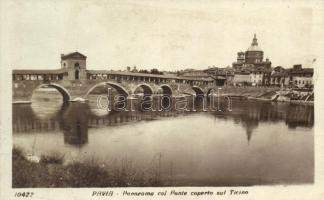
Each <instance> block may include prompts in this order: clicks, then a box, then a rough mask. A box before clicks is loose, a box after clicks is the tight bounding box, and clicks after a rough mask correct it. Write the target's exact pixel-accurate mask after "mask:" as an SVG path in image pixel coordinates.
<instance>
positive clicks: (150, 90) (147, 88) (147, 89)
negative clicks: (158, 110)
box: [132, 83, 155, 95]
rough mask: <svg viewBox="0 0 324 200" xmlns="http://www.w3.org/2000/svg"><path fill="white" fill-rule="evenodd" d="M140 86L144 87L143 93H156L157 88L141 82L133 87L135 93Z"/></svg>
mask: <svg viewBox="0 0 324 200" xmlns="http://www.w3.org/2000/svg"><path fill="white" fill-rule="evenodd" d="M138 88H142V89H143V93H144V95H153V94H154V93H155V90H154V89H153V87H152V86H151V85H149V84H146V83H140V84H137V85H135V86H134V87H133V89H132V94H135V92H136V90H137V89H138Z"/></svg>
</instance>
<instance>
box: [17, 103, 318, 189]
mask: <svg viewBox="0 0 324 200" xmlns="http://www.w3.org/2000/svg"><path fill="white" fill-rule="evenodd" d="M313 124H314V107H313V106H312V105H297V104H289V103H273V102H260V101H247V100H233V103H232V111H227V112H224V111H213V112H174V111H173V112H139V111H136V112H109V113H107V112H106V111H105V110H100V109H96V108H95V107H94V106H93V105H89V104H87V103H70V104H69V105H63V104H62V102H61V101H60V98H57V99H55V98H51V99H50V100H48V99H47V100H46V99H45V100H44V98H43V99H42V98H36V99H34V100H33V102H32V104H27V105H13V143H14V145H15V146H18V147H21V148H23V149H24V150H25V151H27V152H29V153H31V154H33V155H38V156H40V155H43V154H51V153H53V152H56V153H60V154H64V159H65V163H70V162H74V161H78V162H83V161H87V160H96V162H98V163H100V164H101V165H102V166H106V167H112V166H114V167H119V166H122V165H125V163H132V166H133V167H135V168H141V169H143V170H144V171H145V170H147V171H152V170H153V171H154V170H156V169H158V172H159V173H160V174H159V175H160V176H161V177H162V179H165V180H166V181H167V185H172V186H239V185H269V184H305V183H313V180H314V178H313V176H314V130H313Z"/></svg>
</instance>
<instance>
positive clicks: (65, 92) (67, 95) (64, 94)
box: [36, 83, 71, 103]
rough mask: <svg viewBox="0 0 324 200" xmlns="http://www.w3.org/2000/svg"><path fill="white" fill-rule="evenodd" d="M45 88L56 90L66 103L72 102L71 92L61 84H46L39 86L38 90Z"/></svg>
mask: <svg viewBox="0 0 324 200" xmlns="http://www.w3.org/2000/svg"><path fill="white" fill-rule="evenodd" d="M44 87H50V88H55V89H56V90H57V91H58V92H59V93H60V94H61V95H62V97H63V102H64V103H67V102H69V101H70V100H71V95H70V93H69V91H68V90H67V89H66V88H65V87H63V86H61V85H59V84H56V83H45V84H41V85H39V86H38V87H37V88H44ZM37 88H36V89H37Z"/></svg>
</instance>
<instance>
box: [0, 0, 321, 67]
mask: <svg viewBox="0 0 324 200" xmlns="http://www.w3.org/2000/svg"><path fill="white" fill-rule="evenodd" d="M267 2H268V3H267ZM305 2H306V1H305ZM316 2H317V1H313V3H312V4H311V3H309V4H307V3H296V4H291V3H289V1H281V2H279V3H276V4H270V3H269V1H265V2H263V3H258V2H257V1H245V2H242V3H225V2H224V1H221V2H213V1H207V0H206V1H181V0H180V1H168V0H167V1H145V0H140V1H122V2H120V1H95V2H92V1H74V0H70V1H48V0H45V1H44V0H43V1H38V0H35V1H31V0H27V1H6V2H5V3H4V2H3V3H2V5H1V7H2V10H1V11H6V12H4V13H3V14H1V17H2V19H1V21H2V22H3V23H2V25H1V28H2V30H3V32H2V35H1V36H2V41H4V42H3V44H1V46H2V47H3V49H5V51H3V52H4V54H5V55H6V56H5V58H4V61H3V62H2V63H3V64H5V65H7V66H10V67H12V68H13V69H46V68H48V69H56V68H59V67H60V55H61V53H64V54H67V53H70V52H73V51H79V52H80V53H83V54H84V55H86V56H87V57H88V58H87V68H88V69H98V70H100V69H107V70H124V69H126V67H127V66H130V67H133V66H134V65H136V66H137V68H139V69H151V68H158V69H159V70H168V71H175V70H181V69H186V68H194V69H205V68H207V67H208V66H216V67H226V66H231V65H232V62H234V61H236V55H237V52H238V51H246V50H247V48H248V47H249V46H250V45H251V42H252V38H253V34H254V33H256V35H257V38H258V43H259V46H260V47H261V49H262V50H263V51H264V59H266V58H269V59H270V61H271V62H272V66H273V67H275V66H278V65H280V66H283V67H286V68H288V67H292V65H293V64H303V66H304V67H312V62H313V61H314V59H317V58H318V56H319V54H318V43H317V41H319V40H322V39H321V37H319V34H318V32H317V30H314V28H316V27H317V26H318V25H316V24H315V23H316V21H315V20H314V18H316V12H314V11H315V10H314V8H316ZM8 11H10V12H8Z"/></svg>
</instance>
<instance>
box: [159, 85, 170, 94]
mask: <svg viewBox="0 0 324 200" xmlns="http://www.w3.org/2000/svg"><path fill="white" fill-rule="evenodd" d="M160 89H161V92H162V94H164V95H170V96H171V95H172V94H173V90H172V87H171V86H170V85H168V84H162V85H160Z"/></svg>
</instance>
